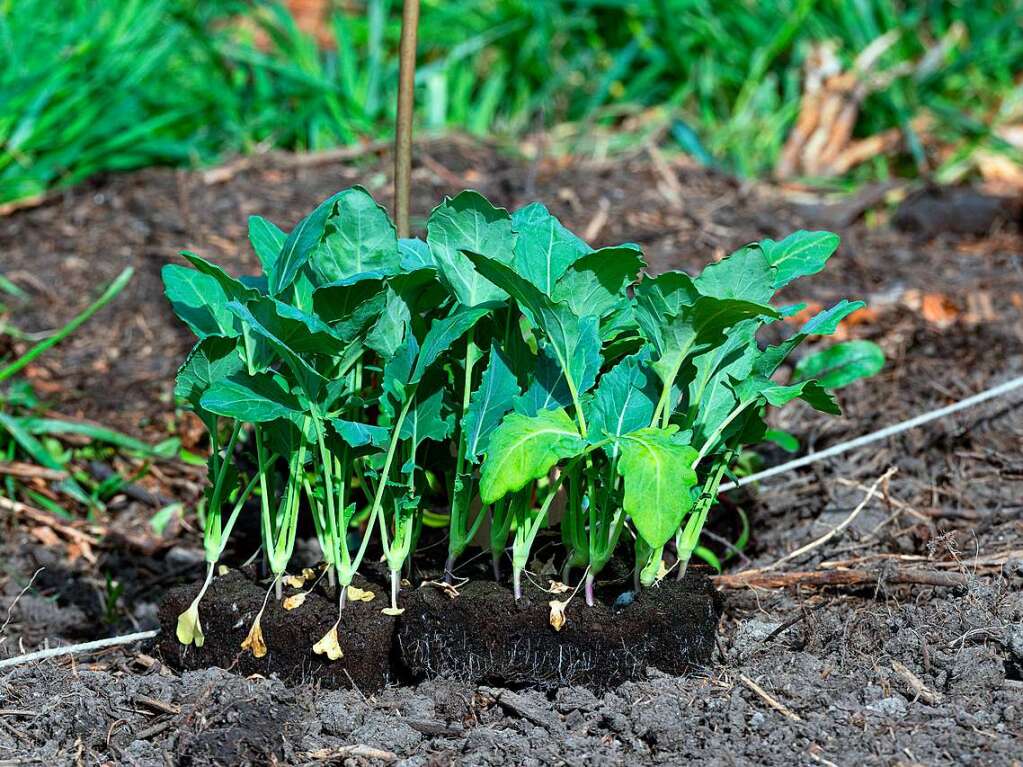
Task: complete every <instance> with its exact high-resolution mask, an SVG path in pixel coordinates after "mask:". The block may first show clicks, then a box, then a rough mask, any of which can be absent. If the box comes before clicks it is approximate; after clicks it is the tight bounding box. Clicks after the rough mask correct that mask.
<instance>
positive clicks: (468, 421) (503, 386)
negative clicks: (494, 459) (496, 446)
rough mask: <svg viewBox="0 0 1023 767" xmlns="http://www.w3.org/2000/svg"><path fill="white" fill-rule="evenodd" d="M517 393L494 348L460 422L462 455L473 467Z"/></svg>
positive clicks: (506, 366)
mask: <svg viewBox="0 0 1023 767" xmlns="http://www.w3.org/2000/svg"><path fill="white" fill-rule="evenodd" d="M518 393H519V382H518V380H516V378H515V374H514V373H513V372H512V371H511V366H510V365H509V363H508V360H507V358H506V357H505V356H504V353H503V352H502V351H501V349H500V347H498V346H497V345H496V344H495V345H493V346H492V347H491V348H490V361H489V362H488V363H487V368H486V370H484V371H483V378H482V380H481V381H480V385H479V388H477V389H476V391H474V392H473V393H472V396H471V397H470V398H469V408H468V410H466V412H465V416H464V417H463V418H462V434H463V439H464V440H465V454H466V455H467V456H468V457H469V459H470V460H471V461H473V463H476V462H478V461H479V457H480V455H481V454H482V453H484V452H486V450H487V445H488V443H489V441H490V435H491V434H492V433H493V431H494V429H496V428H497V425H498V424H499V423H500V422H501V418H503V417H504V415H505V413H507V412H508V411H509V410H511V409H512V405H513V404H514V403H515V397H516V396H517V395H518Z"/></svg>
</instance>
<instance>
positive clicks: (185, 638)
mask: <svg viewBox="0 0 1023 767" xmlns="http://www.w3.org/2000/svg"><path fill="white" fill-rule="evenodd" d="M175 633H176V634H177V637H178V641H179V642H181V644H183V645H185V646H188V645H190V644H194V645H195V646H196V647H202V646H203V643H204V642H205V641H206V635H205V634H203V633H202V624H201V623H200V622H199V603H198V602H192V604H191V605H189V607H188V609H187V610H185V611H184V612H183V613H181V615H179V616H178V627H177V631H176V632H175Z"/></svg>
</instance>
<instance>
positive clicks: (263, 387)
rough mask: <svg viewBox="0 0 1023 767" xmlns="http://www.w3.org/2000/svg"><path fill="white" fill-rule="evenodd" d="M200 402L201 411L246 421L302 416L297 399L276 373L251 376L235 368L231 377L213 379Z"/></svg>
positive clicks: (257, 421) (261, 421) (259, 421)
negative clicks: (236, 370)
mask: <svg viewBox="0 0 1023 767" xmlns="http://www.w3.org/2000/svg"><path fill="white" fill-rule="evenodd" d="M201 404H202V407H203V409H204V410H208V411H209V412H211V413H216V414H217V415H221V416H226V417H228V418H234V419H236V420H238V421H244V422H245V423H266V422H268V421H275V420H277V419H278V418H289V419H292V420H296V419H298V418H300V417H301V407H300V406H299V404H298V400H296V399H295V397H293V396H292V395H291V394H290V393H289V392H288V390H287V389H286V388H285V387H284V386H283V385H282V383H281V381H280V378H279V377H278V376H275V375H272V374H270V373H256V374H255V375H251V376H250V375H248V374H246V373H244V372H242V371H238V372H236V373H234V374H233V375H232V376H231V377H230V378H226V379H221V380H219V381H216V382H214V383H213V385H212V386H210V388H209V389H208V390H207V391H206V393H205V394H203V395H202V400H201Z"/></svg>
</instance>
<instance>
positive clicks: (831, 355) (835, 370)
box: [794, 341, 884, 389]
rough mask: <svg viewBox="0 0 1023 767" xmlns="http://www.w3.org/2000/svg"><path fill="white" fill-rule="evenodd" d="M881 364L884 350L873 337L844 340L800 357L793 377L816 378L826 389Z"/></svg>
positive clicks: (868, 373) (876, 369) (869, 372)
mask: <svg viewBox="0 0 1023 767" xmlns="http://www.w3.org/2000/svg"><path fill="white" fill-rule="evenodd" d="M883 367H884V352H883V351H881V347H880V346H878V345H877V344H875V343H874V342H873V341H845V342H843V343H839V344H835V345H834V346H832V347H830V348H828V349H824V350H822V351H819V352H817V353H816V354H811V355H809V356H807V357H804V358H803V359H802V360H800V362H799V364H798V365H796V369H795V375H794V378H795V380H801V379H804V378H816V379H817V380H818V381H819V382H820V385H821V386H823V387H824V388H825V389H840V388H842V387H843V386H848V385H849V384H851V383H852V382H853V381H858V380H859V379H861V378H869V377H870V376H872V375H876V374H877V373H879V372H880V371H881V368H883Z"/></svg>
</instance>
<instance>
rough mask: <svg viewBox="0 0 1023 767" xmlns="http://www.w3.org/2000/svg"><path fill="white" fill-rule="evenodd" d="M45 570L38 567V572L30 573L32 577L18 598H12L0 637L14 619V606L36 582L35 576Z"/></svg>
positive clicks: (0, 627)
mask: <svg viewBox="0 0 1023 767" xmlns="http://www.w3.org/2000/svg"><path fill="white" fill-rule="evenodd" d="M45 569H46V568H45V567H40V568H39V569H38V570H36V571H35V572H34V573H32V577H31V578H29V579H28V583H27V584H26V585H25V588H23V589H22V590H21V591H19V592H18V596H16V597H15V598H14V601H13V602H11V604H10V606H9V607H8V608H7V620H5V621H4V625H2V626H0V637H2V636H3V635H4V634H6V633H7V627H8V626H10V625H11V620H12V619H13V618H14V607H15V605H17V604H18V602H19V601H20V600H21V598H22V597H23V596H25V594H26V593H27V592H28V590H29V589H30V588H32V584H33V583H35V581H36V576H38V575H39V573H41V572H42V571H43V570H45Z"/></svg>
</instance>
